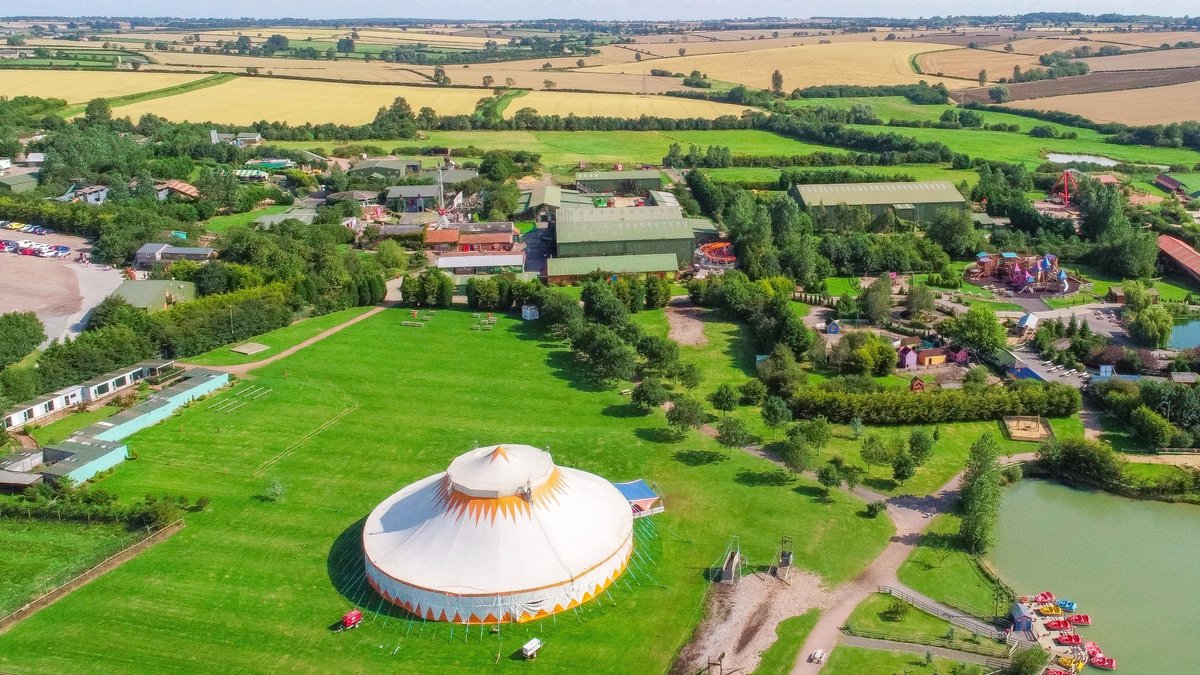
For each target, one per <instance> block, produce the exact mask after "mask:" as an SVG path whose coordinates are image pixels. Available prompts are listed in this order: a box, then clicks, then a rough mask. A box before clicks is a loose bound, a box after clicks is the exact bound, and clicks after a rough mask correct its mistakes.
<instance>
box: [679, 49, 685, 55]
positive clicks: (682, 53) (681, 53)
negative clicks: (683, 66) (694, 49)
mask: <svg viewBox="0 0 1200 675" xmlns="http://www.w3.org/2000/svg"><path fill="white" fill-rule="evenodd" d="M684 54H687V48H685V47H680V48H679V55H680V56H683V55H684Z"/></svg>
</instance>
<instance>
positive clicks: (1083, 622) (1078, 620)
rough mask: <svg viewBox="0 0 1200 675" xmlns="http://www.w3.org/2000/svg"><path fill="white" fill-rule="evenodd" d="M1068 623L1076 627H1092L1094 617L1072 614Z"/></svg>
mask: <svg viewBox="0 0 1200 675" xmlns="http://www.w3.org/2000/svg"><path fill="white" fill-rule="evenodd" d="M1067 621H1070V622H1071V623H1073V624H1075V625H1076V626H1090V625H1092V616H1091V615H1090V614H1072V615H1071V616H1068V617H1067Z"/></svg>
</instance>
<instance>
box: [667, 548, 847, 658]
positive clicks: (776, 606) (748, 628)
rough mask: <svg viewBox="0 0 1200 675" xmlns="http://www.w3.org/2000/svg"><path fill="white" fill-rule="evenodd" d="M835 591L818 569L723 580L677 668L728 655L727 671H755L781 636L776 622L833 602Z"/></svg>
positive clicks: (684, 650) (712, 592)
mask: <svg viewBox="0 0 1200 675" xmlns="http://www.w3.org/2000/svg"><path fill="white" fill-rule="evenodd" d="M831 602H832V596H831V595H830V594H829V592H828V591H826V590H825V589H824V588H822V587H821V579H820V577H818V576H816V575H815V574H808V573H805V572H801V571H800V570H792V573H791V574H790V575H789V576H788V579H787V581H786V582H784V581H781V580H779V579H777V578H775V577H773V576H769V575H767V574H764V573H756V574H750V575H747V576H745V577H742V579H741V580H740V581H739V582H738V583H736V584H729V585H726V584H720V585H718V586H717V587H715V588H713V589H712V591H711V592H710V594H709V598H708V608H707V610H706V615H705V617H704V620H703V621H702V622H701V623H700V625H699V627H697V628H696V633H695V635H694V636H693V637H692V640H691V642H689V643H688V644H687V645H686V646H685V647H684V648H683V651H681V652H680V654H679V658H678V659H676V661H675V664H674V666H672V668H671V672H672V673H678V674H681V675H682V674H683V673H688V674H690V673H695V672H699V671H702V670H705V669H706V668H707V666H708V662H709V659H714V660H715V659H717V658H718V657H720V655H721V654H724V655H725V659H724V661H723V663H722V665H723V671H724V672H726V673H731V672H735V671H736V672H743V673H749V672H752V671H753V670H754V669H755V668H756V667H757V666H758V662H759V659H760V657H761V656H762V653H763V651H764V650H766V649H767V648H768V647H770V646H771V645H772V644H773V643H774V642H775V638H776V636H775V627H776V626H778V625H779V622H780V621H783V620H784V619H786V618H789V617H793V616H797V615H799V614H803V613H805V612H807V611H808V610H810V609H813V608H814V607H820V608H824V607H828V606H829V605H830V604H831Z"/></svg>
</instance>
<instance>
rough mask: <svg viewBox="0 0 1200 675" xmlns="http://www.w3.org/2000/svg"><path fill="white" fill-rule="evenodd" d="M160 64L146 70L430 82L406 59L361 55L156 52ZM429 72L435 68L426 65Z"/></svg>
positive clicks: (394, 82) (339, 80) (353, 80)
mask: <svg viewBox="0 0 1200 675" xmlns="http://www.w3.org/2000/svg"><path fill="white" fill-rule="evenodd" d="M152 56H153V57H154V60H155V61H158V63H157V64H152V65H149V66H145V67H143V70H155V71H157V70H167V71H179V70H203V71H204V72H214V73H245V72H246V69H247V68H258V70H259V73H260V74H261V75H266V74H267V73H271V74H273V75H276V76H281V77H304V78H316V79H321V80H332V81H335V82H347V81H349V82H379V83H391V84H428V83H429V82H430V81H431V80H430V79H429V78H428V77H426V76H424V75H421V74H420V72H419V70H420V69H419V68H417V67H415V66H410V65H408V64H403V63H384V62H383V61H372V62H371V63H367V62H365V61H362V60H359V59H336V60H333V61H327V60H323V59H322V60H311V59H285V58H273V57H265V56H260V57H254V56H225V55H222V54H193V53H191V52H154V53H153V54H152ZM427 70H428V71H429V72H430V73H432V72H433V70H432V69H427Z"/></svg>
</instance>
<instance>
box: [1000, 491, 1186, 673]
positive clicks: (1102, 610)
mask: <svg viewBox="0 0 1200 675" xmlns="http://www.w3.org/2000/svg"><path fill="white" fill-rule="evenodd" d="M988 559H989V560H990V561H991V562H992V564H993V565H994V566H995V568H996V570H997V572H998V573H999V574H1000V576H1001V578H1003V579H1004V580H1005V581H1006V582H1007V583H1008V584H1009V585H1010V586H1012V587H1013V588H1014V589H1015V590H1016V591H1017V593H1020V594H1025V593H1029V594H1033V593H1038V592H1040V591H1052V592H1053V593H1054V594H1055V595H1057V596H1058V597H1059V598H1060V599H1061V598H1067V599H1069V600H1074V601H1076V602H1077V603H1079V609H1078V611H1079V612H1080V613H1085V614H1090V615H1091V616H1092V625H1091V626H1082V627H1080V628H1079V633H1080V635H1082V636H1083V639H1084V640H1085V641H1088V640H1091V641H1094V642H1096V643H1097V644H1098V645H1100V647H1101V648H1102V649H1103V650H1104V653H1105V654H1106V655H1108V656H1111V657H1113V658H1115V659H1117V666H1118V668H1119V670H1120V672H1123V673H1127V674H1128V673H1196V672H1200V640H1197V639H1196V629H1197V626H1198V625H1200V621H1198V620H1200V506H1194V505H1186V504H1166V503H1163V502H1150V501H1138V500H1133V499H1126V498H1124V497H1118V496H1115V495H1110V494H1107V493H1102V492H1090V491H1085V490H1076V489H1072V488H1068V487H1064V486H1062V485H1059V484H1057V483H1050V482H1047V481H1041V480H1023V481H1020V482H1018V483H1017V484H1015V485H1013V486H1012V487H1009V488H1006V489H1005V494H1004V506H1003V510H1002V511H1001V515H1000V527H999V532H998V533H997V540H996V546H995V549H994V550H993V551H992V553H991V554H989V555H988ZM1086 670H1087V671H1090V672H1093V673H1098V672H1101V671H1099V670H1097V669H1095V668H1091V667H1088V668H1087V669H1086Z"/></svg>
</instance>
